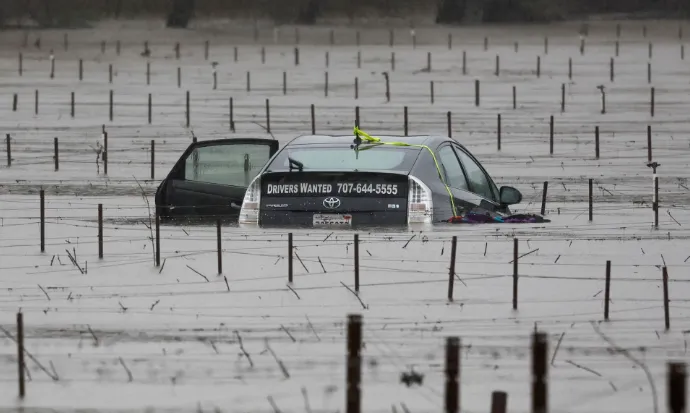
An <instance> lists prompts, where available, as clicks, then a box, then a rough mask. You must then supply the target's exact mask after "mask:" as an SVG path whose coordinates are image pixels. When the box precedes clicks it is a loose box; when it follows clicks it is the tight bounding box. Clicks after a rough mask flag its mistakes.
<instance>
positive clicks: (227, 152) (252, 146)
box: [156, 138, 278, 218]
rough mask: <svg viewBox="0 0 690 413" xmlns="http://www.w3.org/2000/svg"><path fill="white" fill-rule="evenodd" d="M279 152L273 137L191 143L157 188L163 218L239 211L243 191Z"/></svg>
mask: <svg viewBox="0 0 690 413" xmlns="http://www.w3.org/2000/svg"><path fill="white" fill-rule="evenodd" d="M277 151H278V141H276V140H272V139H251V138H250V139H219V140H210V141H199V142H195V143H192V144H191V145H189V147H188V148H187V150H185V152H184V153H183V154H182V156H181V157H180V159H178V161H177V162H176V163H175V166H173V168H172V170H171V171H170V173H169V174H168V176H167V177H166V178H165V179H164V180H163V182H161V184H160V186H159V187H158V190H157V191H156V208H157V210H158V213H159V214H160V215H161V216H163V217H181V216H186V217H197V218H214V217H218V218H220V217H225V216H229V215H230V216H231V215H237V214H239V211H240V207H241V205H242V200H243V199H244V193H245V191H246V190H247V187H248V186H249V184H250V183H251V181H252V180H253V179H254V178H255V177H256V175H257V174H258V173H259V171H260V170H261V168H263V166H264V165H266V163H267V162H268V161H269V160H270V159H271V157H272V156H273V155H274V154H275V153H276V152H277Z"/></svg>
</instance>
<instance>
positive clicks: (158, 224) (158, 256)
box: [156, 208, 161, 267]
mask: <svg viewBox="0 0 690 413" xmlns="http://www.w3.org/2000/svg"><path fill="white" fill-rule="evenodd" d="M160 266H161V216H160V211H159V210H158V208H156V267H160Z"/></svg>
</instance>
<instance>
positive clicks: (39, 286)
mask: <svg viewBox="0 0 690 413" xmlns="http://www.w3.org/2000/svg"><path fill="white" fill-rule="evenodd" d="M36 285H38V288H40V289H41V291H43V294H45V295H46V298H47V299H48V301H50V296H49V295H48V293H47V292H46V290H44V289H43V287H41V284H36Z"/></svg>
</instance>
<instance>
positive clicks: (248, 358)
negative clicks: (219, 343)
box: [235, 330, 254, 367]
mask: <svg viewBox="0 0 690 413" xmlns="http://www.w3.org/2000/svg"><path fill="white" fill-rule="evenodd" d="M235 335H237V343H238V344H239V345H240V350H241V351H242V354H244V356H245V357H246V358H247V360H248V361H249V366H250V367H254V362H253V361H252V357H251V356H250V355H249V353H247V350H245V349H244V344H243V343H242V336H240V332H239V331H237V330H235Z"/></svg>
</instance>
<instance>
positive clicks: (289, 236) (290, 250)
mask: <svg viewBox="0 0 690 413" xmlns="http://www.w3.org/2000/svg"><path fill="white" fill-rule="evenodd" d="M292 253H293V250H292V232H290V233H288V282H289V283H290V284H292Z"/></svg>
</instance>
